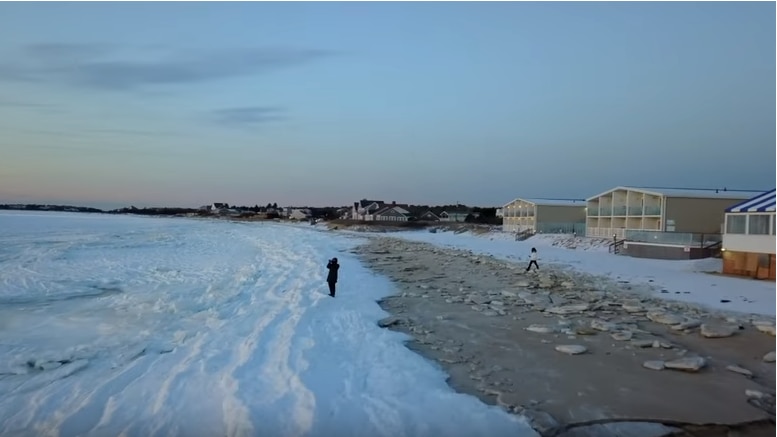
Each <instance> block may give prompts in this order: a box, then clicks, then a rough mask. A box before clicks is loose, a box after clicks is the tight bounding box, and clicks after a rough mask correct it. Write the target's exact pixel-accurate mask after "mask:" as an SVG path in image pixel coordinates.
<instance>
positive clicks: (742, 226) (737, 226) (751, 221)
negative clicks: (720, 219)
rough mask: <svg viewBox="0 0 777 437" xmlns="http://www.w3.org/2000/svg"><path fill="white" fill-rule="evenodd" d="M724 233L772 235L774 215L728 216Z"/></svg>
mask: <svg viewBox="0 0 777 437" xmlns="http://www.w3.org/2000/svg"><path fill="white" fill-rule="evenodd" d="M726 233H727V234H748V235H770V234H771V235H774V214H736V215H735V214H728V215H726Z"/></svg>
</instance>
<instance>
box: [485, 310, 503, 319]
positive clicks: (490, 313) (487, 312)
mask: <svg viewBox="0 0 777 437" xmlns="http://www.w3.org/2000/svg"><path fill="white" fill-rule="evenodd" d="M483 315H484V316H488V317H494V316H498V315H499V313H498V312H496V311H493V310H486V311H483Z"/></svg>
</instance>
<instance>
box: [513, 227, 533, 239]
mask: <svg viewBox="0 0 777 437" xmlns="http://www.w3.org/2000/svg"><path fill="white" fill-rule="evenodd" d="M532 235H534V231H533V230H531V229H527V230H525V231H522V232H519V233H517V234H515V241H523V240H525V239H527V238H529V237H531V236H532Z"/></svg>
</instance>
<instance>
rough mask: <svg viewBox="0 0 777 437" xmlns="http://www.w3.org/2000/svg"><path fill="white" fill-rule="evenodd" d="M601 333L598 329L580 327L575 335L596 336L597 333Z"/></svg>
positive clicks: (576, 329)
mask: <svg viewBox="0 0 777 437" xmlns="http://www.w3.org/2000/svg"><path fill="white" fill-rule="evenodd" d="M597 332H599V331H597V330H596V329H593V328H589V327H587V326H578V327H577V328H575V332H574V333H575V334H577V335H596V333H597Z"/></svg>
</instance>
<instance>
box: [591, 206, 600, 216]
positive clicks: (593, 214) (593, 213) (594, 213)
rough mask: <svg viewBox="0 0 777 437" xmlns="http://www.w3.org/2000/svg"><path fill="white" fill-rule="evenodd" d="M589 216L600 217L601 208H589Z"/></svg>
mask: <svg viewBox="0 0 777 437" xmlns="http://www.w3.org/2000/svg"><path fill="white" fill-rule="evenodd" d="M588 217H599V210H598V209H594V208H588Z"/></svg>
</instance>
